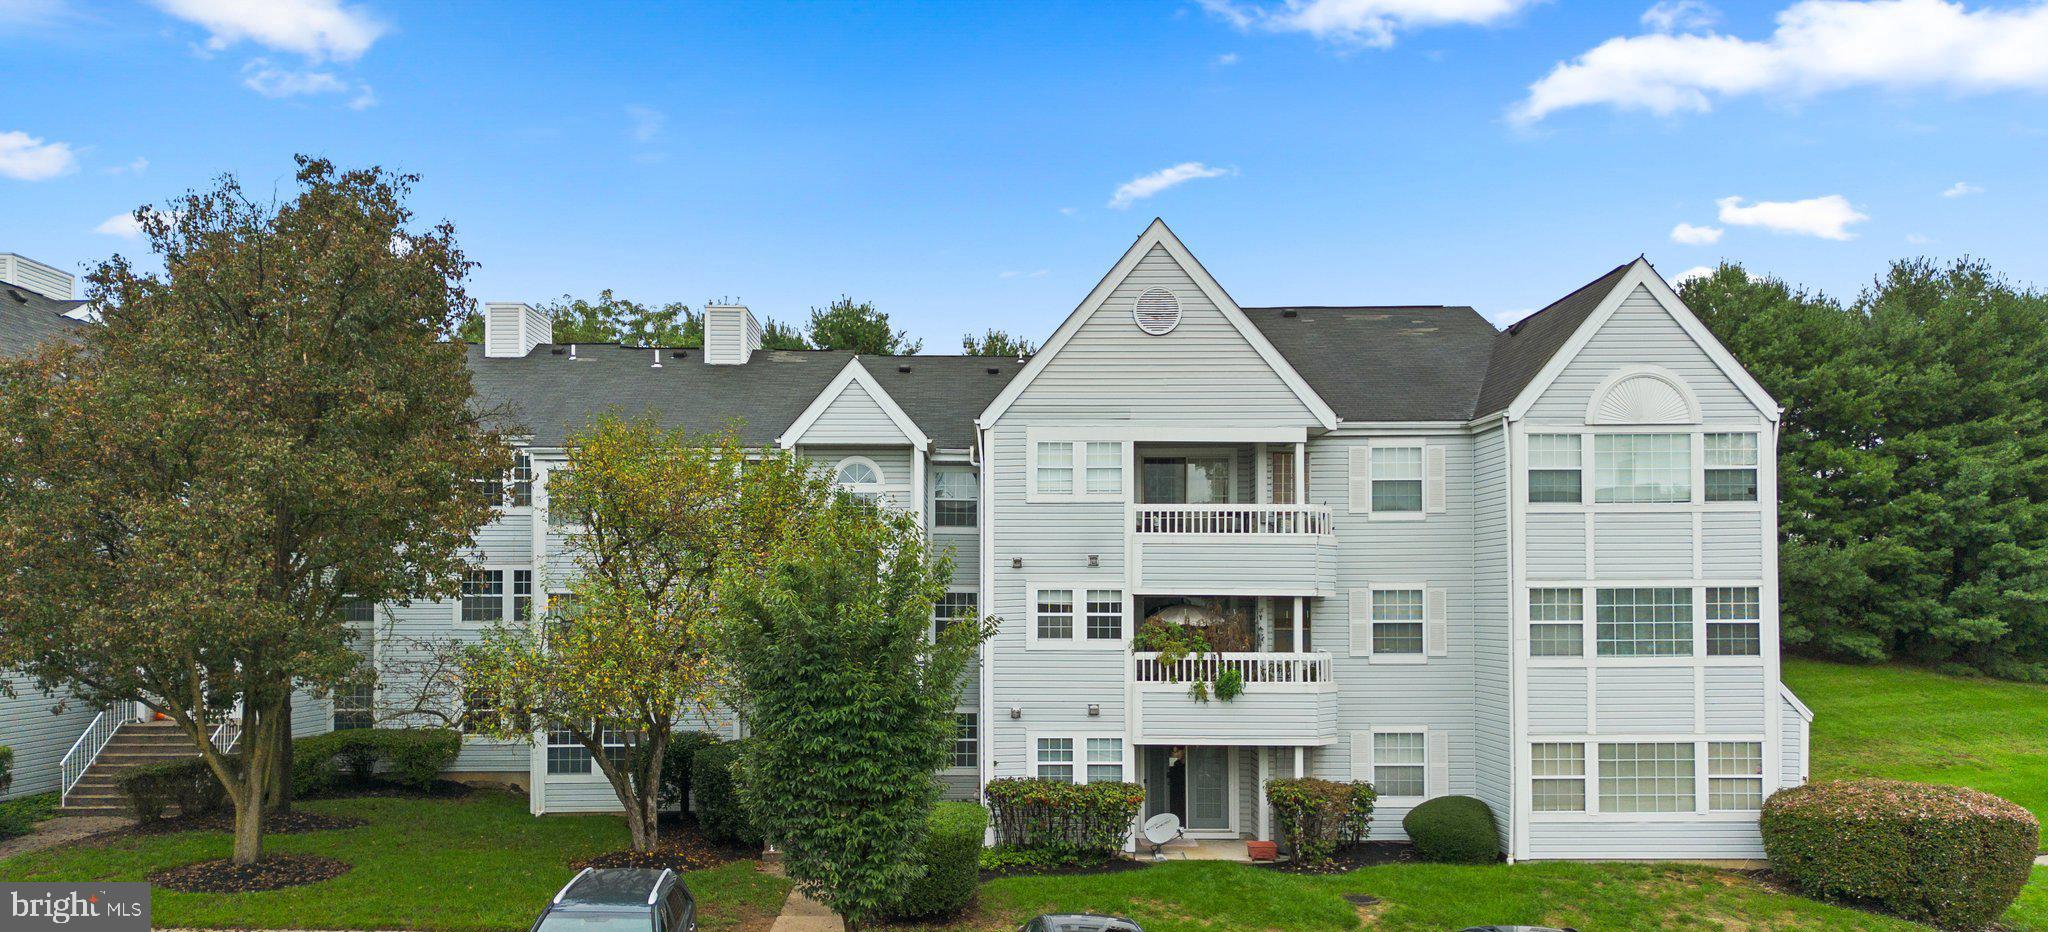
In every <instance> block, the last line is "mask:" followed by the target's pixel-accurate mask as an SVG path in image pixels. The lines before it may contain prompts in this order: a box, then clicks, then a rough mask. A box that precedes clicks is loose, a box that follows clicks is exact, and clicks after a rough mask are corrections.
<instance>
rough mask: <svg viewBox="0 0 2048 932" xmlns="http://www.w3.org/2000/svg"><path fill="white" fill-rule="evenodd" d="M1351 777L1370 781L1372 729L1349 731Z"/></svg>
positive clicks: (1355, 779)
mask: <svg viewBox="0 0 2048 932" xmlns="http://www.w3.org/2000/svg"><path fill="white" fill-rule="evenodd" d="M1351 779H1352V780H1353V781H1359V780H1363V781H1365V782H1368V783H1370V782H1372V729H1370V728H1368V729H1366V730H1364V731H1354V732H1352V733H1351Z"/></svg>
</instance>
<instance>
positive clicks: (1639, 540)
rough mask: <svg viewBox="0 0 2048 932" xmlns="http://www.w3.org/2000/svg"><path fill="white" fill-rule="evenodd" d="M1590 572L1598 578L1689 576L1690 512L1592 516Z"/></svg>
mask: <svg viewBox="0 0 2048 932" xmlns="http://www.w3.org/2000/svg"><path fill="white" fill-rule="evenodd" d="M1593 573H1594V575H1595V576H1596V577H1598V578H1601V579H1638V580H1640V579H1691V578H1692V576H1693V536H1692V514H1691V513H1690V512H1675V513H1659V514H1636V513H1632V512H1608V513H1604V514H1595V515H1593Z"/></svg>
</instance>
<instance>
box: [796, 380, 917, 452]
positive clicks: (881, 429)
mask: <svg viewBox="0 0 2048 932" xmlns="http://www.w3.org/2000/svg"><path fill="white" fill-rule="evenodd" d="M799 442H801V443H805V444H842V443H850V444H861V443H869V444H894V443H909V442H910V438H909V437H906V436H904V434H903V429H902V428H900V427H897V426H896V422H895V421H893V420H891V419H890V418H889V413H888V412H887V411H884V410H882V406H881V404H880V403H878V402H877V401H875V399H874V396H872V395H869V394H868V390H867V388H866V386H863V385H861V384H860V383H859V382H848V383H846V388H845V390H843V391H841V392H840V393H839V397H837V398H834V399H832V403H831V404H830V405H829V406H827V407H826V408H825V413H824V414H822V415H820V416H819V417H818V419H817V420H816V421H813V422H812V423H811V427H810V429H809V430H806V431H804V435H803V437H801V438H799Z"/></svg>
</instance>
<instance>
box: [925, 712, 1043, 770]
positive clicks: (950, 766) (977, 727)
mask: <svg viewBox="0 0 2048 932" xmlns="http://www.w3.org/2000/svg"><path fill="white" fill-rule="evenodd" d="M953 714H954V715H972V716H975V719H974V758H975V761H976V763H973V764H968V765H966V766H964V767H963V766H958V765H955V764H954V763H953V745H952V744H951V743H949V744H947V745H946V766H944V767H941V768H939V770H941V771H942V772H945V773H949V774H953V775H955V776H961V775H968V774H975V773H979V772H980V770H981V767H980V764H979V761H980V760H981V756H982V755H981V744H982V742H983V741H985V740H987V739H986V737H985V736H984V735H983V734H982V732H983V730H984V729H983V727H982V725H983V723H982V721H981V709H979V708H977V707H975V706H971V705H956V706H954V707H953ZM954 727H955V728H958V727H959V726H958V724H957V723H956V724H955V725H954ZM1048 737H1063V736H1059V735H1049V736H1048ZM955 741H956V742H957V741H958V739H957V738H956V739H955ZM1031 755H1032V757H1033V758H1034V764H1035V762H1036V761H1035V758H1036V757H1037V756H1038V744H1037V742H1032V745H1031Z"/></svg>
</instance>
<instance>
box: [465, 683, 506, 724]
mask: <svg viewBox="0 0 2048 932" xmlns="http://www.w3.org/2000/svg"><path fill="white" fill-rule="evenodd" d="M497 719H498V700H497V699H496V698H494V697H493V696H492V695H491V691H490V690H488V689H466V690H463V693H462V732H463V734H475V733H477V732H480V731H483V730H485V729H486V728H489V727H490V726H491V725H492V724H493V723H495V722H496V721H497Z"/></svg>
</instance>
